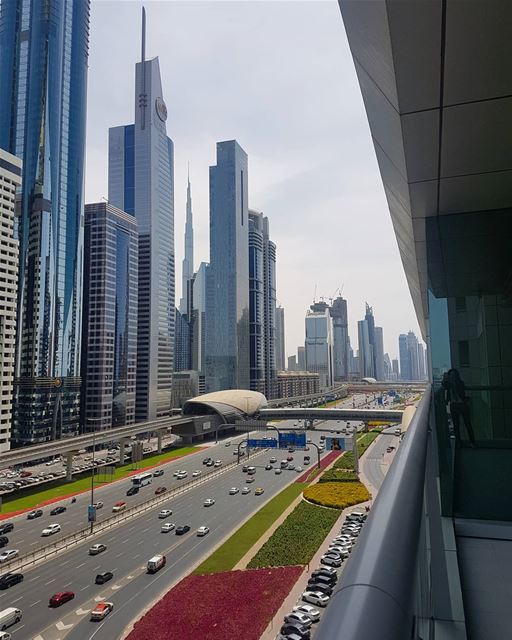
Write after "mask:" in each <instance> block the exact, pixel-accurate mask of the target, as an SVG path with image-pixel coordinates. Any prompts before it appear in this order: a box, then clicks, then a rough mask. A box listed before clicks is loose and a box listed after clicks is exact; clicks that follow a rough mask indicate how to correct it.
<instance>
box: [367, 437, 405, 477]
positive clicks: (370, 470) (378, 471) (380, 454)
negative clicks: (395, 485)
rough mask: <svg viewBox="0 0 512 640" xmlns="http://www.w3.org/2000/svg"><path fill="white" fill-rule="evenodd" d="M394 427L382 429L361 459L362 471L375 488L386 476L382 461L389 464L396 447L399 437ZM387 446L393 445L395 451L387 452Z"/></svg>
mask: <svg viewBox="0 0 512 640" xmlns="http://www.w3.org/2000/svg"><path fill="white" fill-rule="evenodd" d="M395 428H396V427H391V428H390V429H386V430H385V431H383V432H382V435H381V437H379V438H377V440H376V441H375V443H374V444H373V445H372V446H371V448H370V449H369V451H368V453H367V454H366V455H365V457H364V458H363V460H362V464H363V472H364V474H365V476H366V478H367V479H368V481H369V482H370V484H371V485H372V486H374V487H375V488H376V489H380V487H381V485H382V483H383V482H384V478H385V476H386V474H385V473H384V471H383V469H382V463H383V462H384V463H388V464H390V463H391V461H392V460H393V457H394V454H395V453H396V449H398V445H399V439H398V437H397V436H395V435H394V433H393V432H394V430H395ZM389 446H393V447H395V451H393V452H392V453H389V454H388V453H386V449H387V448H388V447H389Z"/></svg>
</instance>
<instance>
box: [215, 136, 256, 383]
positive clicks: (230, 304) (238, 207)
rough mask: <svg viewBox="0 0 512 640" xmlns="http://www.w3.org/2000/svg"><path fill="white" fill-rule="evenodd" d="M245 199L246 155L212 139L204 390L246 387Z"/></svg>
mask: <svg viewBox="0 0 512 640" xmlns="http://www.w3.org/2000/svg"><path fill="white" fill-rule="evenodd" d="M247 199H248V164H247V154H246V153H245V151H244V150H243V149H242V147H241V146H240V145H239V144H238V142H236V140H229V141H226V142H218V143H217V164H216V165H215V166H212V167H210V276H209V278H208V283H209V285H208V286H209V287H210V291H209V292H208V295H207V303H208V308H207V318H208V322H207V357H206V360H207V362H206V376H207V380H206V384H207V389H208V391H219V390H223V389H249V388H250V357H249V287H248V283H249V210H248V206H247Z"/></svg>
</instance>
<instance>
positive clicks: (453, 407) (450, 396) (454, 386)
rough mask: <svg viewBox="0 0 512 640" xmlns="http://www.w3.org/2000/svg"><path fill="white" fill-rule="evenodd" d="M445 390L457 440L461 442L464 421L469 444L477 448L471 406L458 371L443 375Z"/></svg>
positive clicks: (450, 371) (451, 370)
mask: <svg viewBox="0 0 512 640" xmlns="http://www.w3.org/2000/svg"><path fill="white" fill-rule="evenodd" d="M442 386H443V389H444V390H445V394H446V395H445V402H446V404H448V403H449V404H450V414H451V416H452V422H453V429H454V431H455V438H456V440H457V441H458V442H460V441H461V437H460V421H461V418H462V419H463V420H464V425H465V427H466V431H467V432H468V436H469V444H470V446H471V447H473V448H474V447H475V446H476V444H475V434H474V431H473V425H472V424H471V417H470V415H469V405H468V401H467V396H466V385H465V384H464V381H463V380H462V378H461V377H460V374H459V372H458V371H457V369H450V370H449V371H448V373H445V374H444V375H443V382H442Z"/></svg>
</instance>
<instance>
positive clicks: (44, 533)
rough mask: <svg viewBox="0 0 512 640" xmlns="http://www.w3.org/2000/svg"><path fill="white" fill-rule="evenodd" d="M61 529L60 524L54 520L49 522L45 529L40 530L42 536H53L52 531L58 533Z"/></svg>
mask: <svg viewBox="0 0 512 640" xmlns="http://www.w3.org/2000/svg"><path fill="white" fill-rule="evenodd" d="M60 530H61V526H60V524H58V523H57V522H55V523H54V524H49V525H48V526H47V527H46V528H45V529H43V530H42V531H41V535H42V536H53V534H54V533H59V531H60Z"/></svg>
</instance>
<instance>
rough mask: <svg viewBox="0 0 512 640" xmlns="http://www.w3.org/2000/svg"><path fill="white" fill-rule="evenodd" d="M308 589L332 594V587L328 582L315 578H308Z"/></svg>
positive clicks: (328, 594)
mask: <svg viewBox="0 0 512 640" xmlns="http://www.w3.org/2000/svg"><path fill="white" fill-rule="evenodd" d="M306 589H310V590H311V591H316V592H320V593H323V594H325V595H326V596H331V595H332V587H330V586H329V585H328V584H325V583H324V582H319V581H318V580H315V579H314V578H313V579H312V580H308V584H307V586H306Z"/></svg>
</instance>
